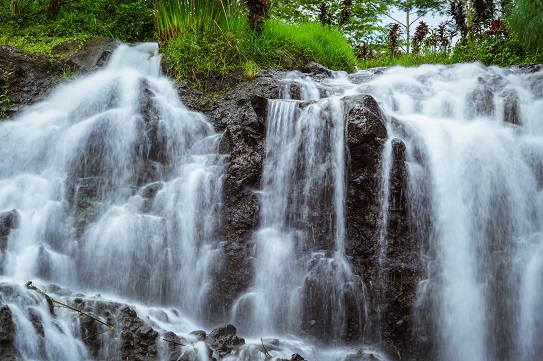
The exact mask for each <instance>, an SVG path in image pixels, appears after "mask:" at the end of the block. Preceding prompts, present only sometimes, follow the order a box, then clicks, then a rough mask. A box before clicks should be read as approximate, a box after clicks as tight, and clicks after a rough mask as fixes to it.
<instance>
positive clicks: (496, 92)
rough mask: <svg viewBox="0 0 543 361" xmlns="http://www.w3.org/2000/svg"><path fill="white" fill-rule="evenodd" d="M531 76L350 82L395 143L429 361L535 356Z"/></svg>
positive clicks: (536, 212) (537, 270)
mask: <svg viewBox="0 0 543 361" xmlns="http://www.w3.org/2000/svg"><path fill="white" fill-rule="evenodd" d="M540 79H541V73H536V74H529V73H523V72H520V71H515V70H509V69H499V68H485V67H483V66H481V65H478V64H464V65H456V66H452V67H444V66H423V67H420V68H417V69H402V68H392V69H389V70H387V71H385V72H384V74H383V75H381V76H379V77H376V78H375V79H373V80H372V81H370V82H368V83H367V84H363V85H360V86H359V87H358V91H361V92H366V91H367V92H369V93H370V94H373V95H374V96H375V98H376V99H377V100H378V101H379V102H380V103H381V104H382V106H383V107H384V109H386V111H387V112H388V113H389V115H390V116H391V119H392V120H391V122H392V124H390V129H391V132H392V137H398V138H401V139H402V140H403V141H404V142H405V144H406V148H407V152H406V158H407V165H408V171H409V175H408V178H409V195H408V197H409V203H410V209H411V211H410V212H411V219H412V221H411V222H412V224H413V229H415V230H417V234H416V235H415V237H418V239H419V242H420V249H421V256H422V258H423V259H424V260H425V264H426V266H427V270H428V271H427V274H426V279H424V280H421V283H420V287H419V295H418V298H419V302H418V303H417V307H418V308H419V310H418V313H417V314H419V315H421V314H422V315H426V316H425V317H424V320H419V321H420V322H423V327H424V328H426V329H427V330H435V334H434V335H432V336H431V337H432V338H433V343H434V344H435V345H434V348H435V353H436V358H438V359H440V360H447V361H455V360H467V359H470V360H480V361H485V360H498V359H509V360H512V359H515V360H523V361H528V360H536V359H538V358H539V357H540V355H541V351H542V350H543V342H541V335H542V331H543V328H542V327H541V324H542V323H541V321H542V320H543V319H542V313H541V312H539V311H536V310H537V309H539V310H540V307H541V306H542V301H541V300H542V298H541V295H542V291H543V284H542V283H541V280H542V278H541V272H542V271H543V269H542V262H541V250H542V247H543V237H542V231H543V207H542V205H543V190H542V188H543V177H542V175H543V173H542V169H543V122H542V121H541V112H542V111H543V100H542V95H543V94H541V87H540V83H539V82H540ZM428 332H429V333H432V331H428Z"/></svg>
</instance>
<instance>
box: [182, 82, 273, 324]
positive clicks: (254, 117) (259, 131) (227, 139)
mask: <svg viewBox="0 0 543 361" xmlns="http://www.w3.org/2000/svg"><path fill="white" fill-rule="evenodd" d="M279 89H280V82H279V78H278V76H277V74H276V73H274V72H271V71H270V72H265V73H263V74H260V75H259V76H258V77H256V78H255V79H254V80H252V81H249V82H245V83H242V84H239V85H238V86H236V87H235V88H234V89H231V90H229V91H227V92H225V93H222V94H220V95H218V96H216V97H215V99H214V100H213V106H210V107H209V108H208V109H201V108H198V107H202V106H203V105H202V102H198V101H196V100H195V97H196V96H195V92H191V91H189V90H188V89H186V88H182V91H181V92H180V95H181V98H182V100H183V102H184V103H185V104H188V105H189V106H190V104H197V108H195V109H196V110H203V111H204V113H205V114H206V115H207V117H208V119H209V120H210V121H211V122H212V123H213V125H214V126H215V129H216V130H217V131H219V132H223V136H222V140H221V142H220V145H219V149H220V151H221V152H224V153H227V154H228V160H227V164H226V167H225V174H224V183H223V215H222V229H221V234H222V238H223V239H224V240H225V242H224V243H223V252H224V257H225V258H224V263H223V265H222V269H220V270H218V271H217V273H216V274H215V275H214V279H215V280H216V285H215V286H214V287H211V289H212V290H213V291H212V292H214V293H215V295H214V296H212V297H210V300H212V304H210V310H212V311H211V312H210V314H209V316H210V318H211V319H210V321H211V322H214V323H219V322H224V321H225V320H226V319H227V317H228V313H229V310H230V309H231V306H232V304H233V302H234V300H236V299H237V298H238V296H239V295H241V294H242V293H243V292H244V291H245V290H246V289H247V288H248V287H249V286H250V282H251V279H252V277H251V275H252V263H251V258H250V256H251V253H252V235H253V232H254V231H255V230H256V228H257V227H258V222H259V215H260V208H259V199H258V196H257V194H256V191H258V190H259V189H260V183H261V177H262V167H263V160H264V151H265V148H264V138H265V133H266V116H267V114H266V113H267V100H268V99H275V98H277V97H278V96H279ZM202 97H203V98H205V96H203V95H202ZM204 107H207V106H204Z"/></svg>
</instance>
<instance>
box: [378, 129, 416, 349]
mask: <svg viewBox="0 0 543 361" xmlns="http://www.w3.org/2000/svg"><path fill="white" fill-rule="evenodd" d="M388 207H389V209H388V227H387V229H386V235H385V236H386V242H385V244H386V249H385V253H384V254H385V255H384V260H383V261H382V269H381V272H382V280H383V281H382V282H381V287H382V289H383V290H382V296H381V297H382V299H381V303H382V305H383V306H382V315H383V316H382V320H383V321H382V322H383V325H382V327H383V331H384V336H385V337H386V338H387V341H388V343H389V344H391V345H394V348H395V349H397V350H401V351H400V353H401V354H403V355H406V354H410V353H412V352H415V350H416V349H417V347H416V346H415V347H414V345H415V342H414V340H413V335H412V329H413V318H412V312H413V309H414V305H415V301H416V297H417V286H418V283H419V281H420V280H421V279H422V264H421V263H420V257H419V245H418V243H417V241H416V240H415V239H414V237H413V235H412V234H411V233H410V229H409V214H408V204H407V166H406V163H405V144H404V143H403V142H402V141H401V140H400V139H397V138H396V139H393V140H392V167H391V170H390V185H389V200H388ZM417 351H418V350H417Z"/></svg>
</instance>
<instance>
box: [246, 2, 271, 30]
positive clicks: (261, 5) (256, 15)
mask: <svg viewBox="0 0 543 361" xmlns="http://www.w3.org/2000/svg"><path fill="white" fill-rule="evenodd" d="M245 6H246V10H247V19H248V21H249V26H250V27H251V29H253V30H254V31H256V32H258V33H260V32H261V31H262V27H263V25H264V21H266V19H268V18H269V15H268V11H269V10H270V6H269V5H268V2H267V0H245Z"/></svg>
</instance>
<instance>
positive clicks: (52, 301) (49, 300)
mask: <svg viewBox="0 0 543 361" xmlns="http://www.w3.org/2000/svg"><path fill="white" fill-rule="evenodd" d="M25 286H26V288H28V289H30V290H32V291H36V292H38V293H39V294H41V295H42V296H44V297H45V299H46V300H47V304H48V305H49V312H51V314H53V315H54V314H55V313H54V307H55V305H58V306H60V307H64V308H67V309H69V310H72V311H75V312H77V313H79V314H80V315H83V316H85V317H88V318H90V319H92V320H94V321H96V322H98V323H101V324H102V325H104V326H106V327H107V328H108V329H107V330H105V331H100V332H98V333H95V334H93V335H90V336H87V337H85V339H88V338H91V337H94V336H98V335H101V334H102V333H106V332H109V331H113V330H114V327H113V326H112V325H110V324H108V323H106V322H104V321H102V320H101V319H99V318H98V317H96V316H93V315H91V314H90V313H88V312H85V311H81V310H78V309H77V308H75V307H72V306H70V305H67V304H65V303H62V302H60V301H57V300H55V299H54V298H53V297H51V296H49V295H48V294H47V293H45V292H44V291H42V290H40V289H39V288H37V287H36V286H34V285H33V284H32V281H28V282H27V283H25Z"/></svg>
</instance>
